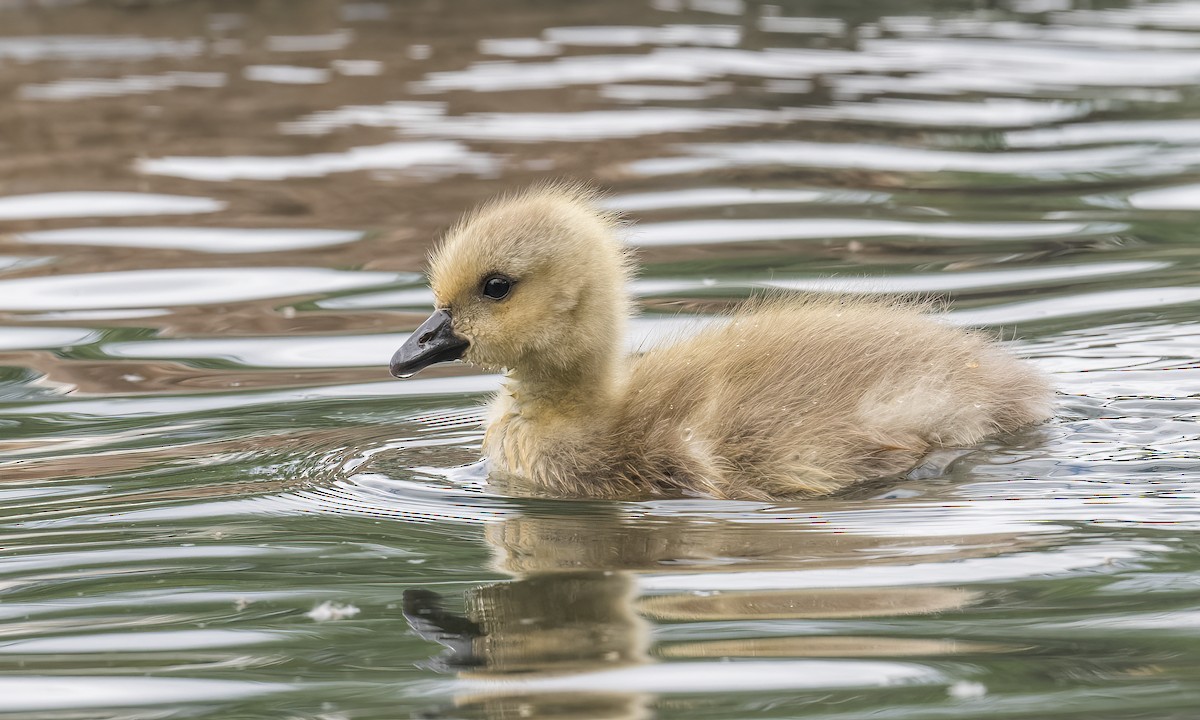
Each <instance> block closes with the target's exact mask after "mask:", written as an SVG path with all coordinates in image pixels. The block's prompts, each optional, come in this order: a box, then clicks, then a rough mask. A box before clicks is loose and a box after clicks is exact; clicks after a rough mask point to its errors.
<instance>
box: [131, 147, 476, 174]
mask: <svg viewBox="0 0 1200 720" xmlns="http://www.w3.org/2000/svg"><path fill="white" fill-rule="evenodd" d="M494 166H495V159H494V157H493V156H491V155H487V154H484V153H477V152H473V151H471V150H469V149H467V147H466V146H465V145H463V144H462V143H458V142H451V141H430V142H408V143H405V142H400V143H388V144H385V145H373V146H369V147H356V148H351V149H349V150H346V151H345V152H340V153H318V154H315V155H298V156H292V157H272V156H228V157H162V158H154V159H147V160H138V161H136V162H135V163H134V168H135V169H136V170H137V171H138V172H140V173H144V174H147V175H170V176H173V177H181V178H187V179H189V180H205V181H209V182H227V181H229V180H284V179H287V178H293V177H321V176H324V175H331V174H334V173H343V172H354V171H358V170H404V169H413V168H422V167H425V168H430V169H437V168H441V169H447V170H452V171H459V172H475V173H480V174H483V173H487V172H490V171H491V170H492V169H493V168H494Z"/></svg>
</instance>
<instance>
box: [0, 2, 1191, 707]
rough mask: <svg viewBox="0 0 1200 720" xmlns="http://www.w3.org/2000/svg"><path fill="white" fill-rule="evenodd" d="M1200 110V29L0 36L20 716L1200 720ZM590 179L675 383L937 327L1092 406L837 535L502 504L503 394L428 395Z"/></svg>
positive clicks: (0, 403) (1068, 6) (695, 19)
mask: <svg viewBox="0 0 1200 720" xmlns="http://www.w3.org/2000/svg"><path fill="white" fill-rule="evenodd" d="M876 6H877V7H876ZM1198 81H1200V13H1198V12H1197V8H1196V6H1195V4H1193V3H1190V2H1184V1H1180V2H1120V1H1113V2H1105V3H1098V4H1097V3H1083V2H1076V1H1075V0H1012V1H1011V2H1008V1H1005V2H994V3H974V2H935V3H914V2H895V3H876V4H862V3H857V4H844V3H822V2H783V3H780V2H776V3H762V2H756V1H753V0H749V1H747V0H652V1H651V2H649V3H646V2H624V1H622V2H608V3H550V4H547V3H538V2H514V3H508V4H506V5H505V7H504V9H503V11H500V10H498V9H497V8H496V6H495V5H494V4H493V3H485V2H478V1H475V0H468V1H467V2H456V3H437V2H417V3H383V2H349V1H346V2H336V1H334V0H303V1H298V2H290V3H286V4H277V3H276V4H272V3H265V2H264V3H249V4H245V3H242V4H234V5H229V4H224V3H213V2H194V3H180V2H175V3H171V2H161V3H160V2H154V3H102V2H78V3H35V2H25V1H24V0H8V1H7V2H5V1H0V97H4V98H5V101H4V102H3V103H0V158H2V159H0V508H2V510H0V533H2V535H0V547H2V548H3V550H2V552H0V712H4V713H8V714H11V715H13V716H16V717H24V718H30V719H37V720H49V719H51V718H54V719H57V718H68V717H69V718H80V717H89V718H90V717H98V718H105V717H111V718H118V717H119V718H162V717H213V718H229V717H239V718H241V717H246V718H250V717H262V718H279V717H289V718H338V719H339V720H340V719H342V718H354V719H356V720H357V719H359V718H393V717H410V716H411V717H447V718H450V717H454V718H459V717H466V718H511V717H547V718H549V717H553V718H566V717H577V718H648V717H662V718H688V719H689V720H690V719H692V718H727V717H728V718H734V717H750V716H753V717H780V718H784V717H813V718H860V717H866V716H870V717H879V718H917V717H920V718H935V717H945V718H1008V717H1037V718H1044V717H1064V718H1072V717H1079V718H1092V717H1096V716H1103V717H1107V718H1190V717H1192V716H1193V714H1194V709H1195V708H1196V707H1197V706H1200V601H1198V600H1197V597H1200V541H1198V540H1197V537H1200V534H1198V533H1197V530H1200V493H1198V491H1197V488H1198V487H1200V433H1198V432H1197V420H1198V419H1200V418H1198V415H1200V364H1198V363H1200V361H1198V357H1200V321H1198V320H1197V318H1198V317H1200V254H1198V253H1197V251H1196V249H1195V242H1196V240H1195V232H1196V230H1195V228H1196V226H1197V220H1198V215H1197V213H1198V212H1200V120H1197V119H1196V118H1197V117H1200V93H1198V91H1197V89H1196V88H1197V84H1198ZM547 177H572V178H581V179H587V180H591V181H593V182H596V183H598V184H600V185H602V186H603V187H605V188H606V189H607V190H608V191H609V197H608V199H607V200H606V202H607V204H608V205H609V206H610V207H612V208H614V209H617V210H621V211H623V212H625V213H627V215H628V217H629V218H630V219H631V220H636V222H637V224H636V225H634V226H632V227H631V228H630V229H629V230H628V231H627V232H626V240H627V241H628V242H629V243H630V244H631V245H633V246H635V247H637V248H638V252H639V257H640V260H641V262H642V264H643V271H642V274H641V276H640V278H639V279H638V281H637V282H636V284H635V287H634V290H635V293H636V294H637V297H638V299H639V302H640V305H641V308H642V311H643V314H642V315H641V316H640V317H639V318H638V319H637V321H636V322H635V323H634V328H633V330H634V332H633V337H631V338H630V347H631V348H634V349H637V348H644V347H648V346H650V345H651V344H653V343H656V342H660V341H662V340H664V339H667V338H670V337H672V336H677V335H678V334H680V333H685V332H687V331H688V328H689V327H698V326H700V325H702V324H703V323H704V322H708V321H710V320H711V319H712V316H713V314H714V313H716V312H718V311H719V310H721V309H722V308H724V307H726V306H728V305H729V304H730V303H731V302H734V301H736V300H738V299H740V298H743V297H746V296H747V295H749V294H750V293H752V292H755V291H756V290H761V289H762V288H765V287H773V288H780V289H791V290H796V291H819V292H847V291H854V292H880V293H888V292H903V293H922V294H930V295H934V296H937V297H941V298H945V299H946V300H947V301H948V307H949V311H948V315H947V320H948V321H949V322H954V323H959V324H963V325H968V326H977V327H983V328H986V329H988V330H989V331H990V332H994V333H996V334H998V335H1001V336H1003V338H1005V340H1006V341H1008V342H1011V343H1012V345H1013V348H1014V350H1015V351H1017V352H1020V353H1023V354H1025V355H1027V356H1029V357H1030V358H1031V359H1032V361H1033V362H1035V363H1036V364H1037V365H1038V366H1039V367H1040V368H1041V369H1043V370H1044V371H1045V372H1047V373H1049V374H1051V376H1052V378H1053V381H1054V383H1055V385H1056V386H1057V388H1058V390H1059V398H1058V405H1057V407H1058V416H1057V417H1056V419H1055V420H1053V421H1052V422H1050V423H1048V424H1047V425H1045V426H1043V427H1039V428H1036V429H1032V430H1030V431H1028V432H1026V433H1023V434H1021V435H1019V436H1017V437H1010V438H1004V439H1001V440H997V441H995V442H990V443H988V444H986V445H985V446H983V447H981V448H978V449H974V450H971V451H969V452H964V453H946V454H944V455H939V456H937V457H935V458H932V459H931V460H932V462H931V463H930V464H929V465H927V466H925V467H923V468H921V469H920V470H918V471H916V472H914V473H912V474H911V475H910V476H908V477H905V478H900V479H896V480H895V481H893V482H889V483H880V484H872V485H871V486H869V487H864V488H861V489H858V490H856V491H854V492H851V493H848V494H846V495H845V496H842V497H837V498H829V499H821V500H816V501H809V502H802V503H800V502H797V503H779V504H769V505H767V504H757V503H747V502H720V501H712V500H702V499H686V500H678V499H677V500H660V501H654V502H629V503H616V502H578V501H562V500H536V499H521V498H512V497H506V496H504V495H503V494H501V493H500V492H498V491H497V490H496V489H495V488H492V487H490V486H488V485H487V483H486V481H485V478H483V477H481V476H480V475H479V473H478V472H477V471H475V470H472V469H470V468H466V469H464V468H462V467H461V466H464V465H467V464H469V463H471V462H472V461H473V460H475V459H476V457H477V455H478V451H479V444H480V440H481V437H482V432H481V429H480V426H479V422H480V419H481V417H482V412H481V410H480V406H481V403H482V402H483V401H484V400H485V399H486V397H487V394H488V393H489V392H490V391H491V390H492V389H494V388H495V387H496V383H497V382H498V380H497V378H495V377H493V376H489V375H485V374H480V373H477V372H474V371H472V370H471V369H469V368H465V367H462V366H449V367H442V368H435V369H431V370H429V371H426V372H425V373H423V374H422V375H421V376H420V377H419V378H417V379H414V380H411V381H408V382H404V383H401V382H397V381H394V380H392V379H391V378H390V377H389V376H388V375H387V371H386V364H387V359H388V357H389V356H390V354H391V352H392V351H393V350H394V349H395V348H396V347H397V346H398V345H399V344H400V343H401V342H402V341H403V339H404V338H405V337H406V336H407V333H408V332H410V331H411V330H412V329H413V328H415V327H416V326H417V325H418V324H419V323H420V321H421V320H422V319H423V318H424V316H425V313H426V312H427V310H428V306H429V303H430V295H429V293H428V291H427V289H426V288H425V287H424V284H423V279H422V276H421V274H420V273H421V271H422V266H423V262H424V257H425V253H426V252H427V250H428V248H429V247H430V245H431V243H432V242H433V240H434V239H436V237H437V236H438V234H439V233H440V232H442V231H443V230H444V229H445V228H446V227H448V225H449V224H450V223H452V222H453V221H454V219H455V218H456V216H457V215H458V214H459V213H460V212H462V211H463V210H465V209H467V208H468V207H470V206H471V205H473V204H475V203H476V202H479V201H481V200H483V199H485V198H487V197H489V196H491V195H493V194H495V193H498V192H503V191H505V190H510V189H513V188H517V187H521V186H523V185H526V184H528V183H531V182H534V181H536V180H539V179H543V178H547Z"/></svg>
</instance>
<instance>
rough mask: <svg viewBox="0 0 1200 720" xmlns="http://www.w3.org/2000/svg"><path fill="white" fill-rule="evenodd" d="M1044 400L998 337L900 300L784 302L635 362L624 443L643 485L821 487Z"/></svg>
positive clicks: (622, 424) (623, 421) (909, 460)
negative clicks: (939, 318) (997, 341)
mask: <svg viewBox="0 0 1200 720" xmlns="http://www.w3.org/2000/svg"><path fill="white" fill-rule="evenodd" d="M1049 396H1050V392H1049V389H1048V386H1047V385H1046V383H1045V381H1044V380H1043V379H1042V378H1041V377H1040V376H1039V375H1038V374H1037V373H1036V372H1035V371H1034V370H1033V369H1032V368H1031V367H1029V366H1028V365H1027V364H1025V363H1022V362H1020V361H1018V360H1016V359H1015V358H1013V357H1011V356H1010V355H1008V354H1007V353H1006V352H1004V351H1003V350H1001V349H1000V348H998V347H997V346H995V345H994V344H993V343H992V342H991V341H989V340H988V339H986V338H984V337H982V336H980V335H978V334H974V333H969V332H964V331H962V330H960V329H957V328H953V327H949V326H946V325H944V324H941V323H940V322H937V321H935V320H934V319H932V318H930V317H928V316H926V315H924V314H922V313H920V312H918V311H917V310H915V309H913V308H911V307H906V306H904V305H903V304H898V303H889V302H886V301H873V300H866V299H861V298H860V299H849V300H847V299H842V300H839V299H835V298H823V297H807V298H802V299H774V300H770V301H760V302H758V303H756V304H754V305H753V306H751V307H747V308H745V309H744V310H742V311H741V312H739V313H738V314H737V315H735V316H734V318H733V319H732V321H731V322H729V323H728V325H726V326H724V327H720V328H716V329H712V330H709V331H706V332H703V333H701V334H699V335H697V336H695V337H693V338H691V339H689V340H685V341H683V342H680V343H677V344H674V345H669V346H666V347H661V348H657V349H654V350H652V351H650V352H648V353H646V354H645V355H642V356H641V357H639V358H637V359H635V360H634V361H633V363H632V367H631V371H630V377H629V385H628V390H627V393H626V394H625V396H624V399H623V401H622V403H621V410H620V413H619V415H618V419H617V422H616V425H615V428H616V437H615V440H616V443H617V447H615V448H614V452H615V453H616V454H617V455H618V456H619V457H620V460H619V462H618V465H619V466H620V467H623V468H624V472H626V473H631V474H635V475H638V476H639V479H640V481H641V484H646V485H649V486H656V487H676V488H681V489H688V490H695V491H700V492H704V493H707V494H711V495H715V496H718V497H740V498H747V497H748V498H772V497H784V496H795V495H812V494H823V493H828V492H831V491H834V490H837V489H839V488H842V487H844V486H846V485H849V484H851V483H853V482H855V481H858V480H861V479H864V478H870V477H876V476H880V475H887V474H891V473H895V472H899V471H902V470H905V469H907V468H909V467H911V466H913V465H914V464H915V463H917V462H918V461H919V460H920V458H921V457H922V456H923V455H924V454H925V453H926V452H928V451H929V450H930V449H931V448H933V447H936V446H967V445H971V444H974V443H976V442H978V441H979V440H981V439H982V438H984V437H985V436H987V435H991V434H995V433H1002V432H1009V431H1012V430H1015V429H1017V428H1019V427H1021V426H1024V425H1028V424H1031V423H1034V422H1039V421H1041V420H1044V419H1046V418H1047V417H1049V416H1050V404H1049Z"/></svg>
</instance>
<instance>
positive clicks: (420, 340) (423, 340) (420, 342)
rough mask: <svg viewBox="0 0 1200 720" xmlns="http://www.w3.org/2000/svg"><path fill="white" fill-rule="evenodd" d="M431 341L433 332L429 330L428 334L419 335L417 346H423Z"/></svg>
mask: <svg viewBox="0 0 1200 720" xmlns="http://www.w3.org/2000/svg"><path fill="white" fill-rule="evenodd" d="M432 339H433V331H432V330H430V331H429V332H427V333H425V334H423V335H421V337H419V338H417V344H418V345H424V344H425V343H427V342H429V341H430V340H432Z"/></svg>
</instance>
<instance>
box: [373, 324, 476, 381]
mask: <svg viewBox="0 0 1200 720" xmlns="http://www.w3.org/2000/svg"><path fill="white" fill-rule="evenodd" d="M468 345H470V343H469V342H467V341H466V339H464V338H461V337H459V336H458V335H455V334H454V328H453V327H452V326H451V324H450V312H449V311H448V310H435V311H434V313H433V314H432V315H430V316H429V319H428V320H426V321H425V322H423V323H421V327H419V328H417V329H416V330H414V331H413V334H412V335H409V336H408V339H407V340H405V341H404V344H403V345H401V346H400V349H399V350H397V351H396V354H395V355H393V356H392V364H391V371H392V374H393V375H395V376H396V377H398V378H407V377H412V376H413V375H416V374H417V372H418V371H420V370H422V369H424V368H427V367H429V366H430V365H432V364H434V363H440V362H448V361H450V360H458V359H459V358H461V357H462V356H463V352H465V351H466V349H467V346H468Z"/></svg>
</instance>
